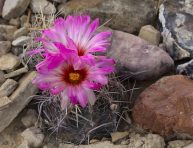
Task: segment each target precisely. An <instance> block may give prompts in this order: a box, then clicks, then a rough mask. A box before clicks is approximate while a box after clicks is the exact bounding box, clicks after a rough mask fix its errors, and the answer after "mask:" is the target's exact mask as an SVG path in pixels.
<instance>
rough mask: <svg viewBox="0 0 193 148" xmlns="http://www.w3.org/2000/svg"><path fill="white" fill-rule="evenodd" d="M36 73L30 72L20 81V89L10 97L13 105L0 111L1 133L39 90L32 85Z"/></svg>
mask: <svg viewBox="0 0 193 148" xmlns="http://www.w3.org/2000/svg"><path fill="white" fill-rule="evenodd" d="M35 75H36V73H35V72H29V73H28V74H26V75H25V76H24V77H23V78H22V79H21V80H20V81H19V86H18V88H17V89H16V90H15V91H14V93H13V94H12V95H11V96H10V97H9V98H10V100H11V101H12V103H11V104H10V105H9V106H8V107H7V108H5V109H3V110H0V119H1V120H0V132H1V131H2V130H3V129H5V128H6V127H7V126H8V125H9V124H10V123H11V122H12V121H13V120H14V119H15V118H16V117H17V115H18V114H19V113H20V112H21V111H22V110H23V109H24V107H25V106H26V105H27V104H28V103H29V102H30V101H31V99H32V98H31V97H30V96H32V95H34V94H36V93H37V91H38V89H37V88H36V87H35V86H34V85H33V84H32V83H31V82H32V80H33V78H34V77H35Z"/></svg>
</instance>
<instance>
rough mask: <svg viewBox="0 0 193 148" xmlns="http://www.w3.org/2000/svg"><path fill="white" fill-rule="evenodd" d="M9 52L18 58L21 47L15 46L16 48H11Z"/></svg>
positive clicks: (21, 50)
mask: <svg viewBox="0 0 193 148" xmlns="http://www.w3.org/2000/svg"><path fill="white" fill-rule="evenodd" d="M11 52H12V53H13V54H14V55H16V56H19V55H21V54H22V53H23V47H21V46H17V47H15V46H12V47H11Z"/></svg>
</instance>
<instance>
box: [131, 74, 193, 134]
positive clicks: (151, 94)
mask: <svg viewBox="0 0 193 148" xmlns="http://www.w3.org/2000/svg"><path fill="white" fill-rule="evenodd" d="M132 115H133V119H134V121H135V123H137V124H139V125H140V126H142V127H143V128H144V129H148V130H151V131H152V132H155V133H158V134H161V135H163V136H169V135H171V134H173V133H187V134H190V135H193V81H192V80H190V79H188V78H187V77H185V76H182V75H175V76H168V77H163V78H162V79H160V80H159V81H157V82H156V83H154V84H153V85H151V86H150V87H149V88H147V89H146V90H145V91H144V92H142V93H141V95H140V96H139V98H138V100H137V102H136V104H135V106H134V108H133V114H132Z"/></svg>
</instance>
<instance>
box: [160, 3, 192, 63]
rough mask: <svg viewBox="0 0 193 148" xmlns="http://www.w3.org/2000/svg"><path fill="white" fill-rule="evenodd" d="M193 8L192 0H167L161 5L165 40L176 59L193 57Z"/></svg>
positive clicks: (161, 19)
mask: <svg viewBox="0 0 193 148" xmlns="http://www.w3.org/2000/svg"><path fill="white" fill-rule="evenodd" d="M192 8H193V1H192V0H179V1H176V0H166V1H165V2H164V3H163V4H162V5H161V6H160V13H159V19H160V22H161V23H162V27H163V31H162V36H163V42H164V43H165V44H166V47H167V51H168V52H169V53H170V55H171V56H172V57H173V58H174V59H175V60H180V59H183V58H187V57H193V9H192Z"/></svg>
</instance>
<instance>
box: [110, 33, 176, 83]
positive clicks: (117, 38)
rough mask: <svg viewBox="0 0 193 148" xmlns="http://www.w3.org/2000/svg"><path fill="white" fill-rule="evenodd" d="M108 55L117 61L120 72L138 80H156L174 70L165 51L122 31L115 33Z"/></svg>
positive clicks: (172, 63)
mask: <svg viewBox="0 0 193 148" xmlns="http://www.w3.org/2000/svg"><path fill="white" fill-rule="evenodd" d="M108 54H109V55H110V56H111V57H112V58H114V59H115V60H116V61H117V70H118V72H122V73H124V74H125V73H127V75H129V73H130V74H132V75H133V77H134V78H135V79H137V80H148V79H154V78H157V77H160V76H161V75H163V74H165V73H167V72H170V71H171V70H172V69H173V68H174V62H173V60H172V59H171V58H170V56H169V55H168V54H167V53H166V52H165V51H164V50H162V49H161V48H159V47H157V46H154V45H151V44H149V43H147V42H146V41H145V40H143V39H141V38H139V37H137V36H134V35H132V34H129V33H124V32H121V31H114V33H113V37H112V46H111V49H110V51H109V53H108Z"/></svg>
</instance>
